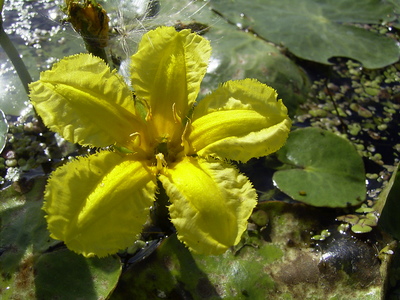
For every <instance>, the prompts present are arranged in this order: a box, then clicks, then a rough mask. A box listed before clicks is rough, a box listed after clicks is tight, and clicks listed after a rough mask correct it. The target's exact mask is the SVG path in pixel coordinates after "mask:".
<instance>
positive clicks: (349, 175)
mask: <svg viewBox="0 0 400 300" xmlns="http://www.w3.org/2000/svg"><path fill="white" fill-rule="evenodd" d="M277 154H278V158H279V160H280V161H282V162H283V163H285V164H287V167H291V169H286V170H280V171H277V172H275V174H274V176H273V180H274V182H275V183H276V185H277V186H278V188H279V189H281V190H282V191H283V192H285V193H286V194H288V195H289V196H290V197H292V198H293V199H295V200H298V201H301V202H304V203H307V204H310V205H314V206H327V207H346V206H348V205H356V204H358V203H360V202H362V201H363V200H364V199H365V194H366V188H365V173H364V164H363V161H362V158H361V157H360V156H359V155H358V153H357V151H356V150H355V148H354V147H353V145H352V144H351V143H350V142H349V141H347V140H345V139H343V138H341V137H339V136H337V135H335V134H333V133H331V132H329V131H325V130H321V129H318V128H306V129H298V130H296V131H293V132H292V133H291V134H290V135H289V139H288V140H287V143H286V145H285V146H284V147H283V148H281V149H280V150H279V151H278V152H277Z"/></svg>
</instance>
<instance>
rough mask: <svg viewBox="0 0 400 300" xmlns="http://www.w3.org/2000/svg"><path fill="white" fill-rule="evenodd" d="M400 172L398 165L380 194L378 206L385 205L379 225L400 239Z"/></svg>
mask: <svg viewBox="0 0 400 300" xmlns="http://www.w3.org/2000/svg"><path fill="white" fill-rule="evenodd" d="M399 200H400V172H399V167H398V166H397V168H396V170H395V171H394V172H393V175H392V178H391V179H390V181H389V183H388V185H387V186H386V187H385V189H384V190H383V191H382V193H381V194H380V195H379V199H378V204H377V205H378V206H383V209H382V213H381V216H380V218H379V221H378V225H379V226H380V227H381V228H382V229H383V230H385V231H386V232H388V233H389V234H391V235H392V236H393V237H394V238H395V239H397V240H400V222H399V216H400V201H399Z"/></svg>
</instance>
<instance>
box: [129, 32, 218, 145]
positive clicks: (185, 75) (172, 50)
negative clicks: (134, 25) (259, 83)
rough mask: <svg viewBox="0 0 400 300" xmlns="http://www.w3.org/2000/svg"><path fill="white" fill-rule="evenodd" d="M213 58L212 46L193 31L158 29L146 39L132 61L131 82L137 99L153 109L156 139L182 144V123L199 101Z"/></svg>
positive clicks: (145, 36)
mask: <svg viewBox="0 0 400 300" xmlns="http://www.w3.org/2000/svg"><path fill="white" fill-rule="evenodd" d="M210 54H211V47H210V43H209V42H208V41H207V40H206V39H204V38H202V37H201V36H199V35H197V34H194V33H190V30H182V31H180V32H177V31H176V30H175V29H174V28H173V27H158V28H157V29H155V30H152V31H150V32H148V33H147V34H145V35H144V36H143V38H142V40H141V42H140V44H139V49H138V52H137V53H136V54H134V55H133V56H132V58H131V79H132V86H133V88H134V89H135V93H136V95H137V97H139V98H140V99H142V100H145V101H147V102H148V104H149V105H150V108H151V120H152V122H151V123H152V126H154V131H155V135H156V137H158V138H160V139H163V138H167V139H168V138H169V139H170V140H173V139H178V140H179V141H180V139H181V134H182V131H183V130H182V129H181V127H182V124H181V122H180V120H179V119H181V120H183V119H184V118H185V117H186V115H187V114H188V111H189V109H190V107H191V105H192V104H193V103H194V102H195V100H196V97H197V94H198V92H199V89H200V83H201V81H202V79H203V77H204V74H205V72H206V70H207V65H208V60H209V58H210ZM177 126H178V127H179V129H180V130H176V129H177V128H178V127H177Z"/></svg>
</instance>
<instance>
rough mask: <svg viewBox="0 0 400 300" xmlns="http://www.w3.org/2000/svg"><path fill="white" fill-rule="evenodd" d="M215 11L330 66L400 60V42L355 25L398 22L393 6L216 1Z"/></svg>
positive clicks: (335, 0)
mask: <svg viewBox="0 0 400 300" xmlns="http://www.w3.org/2000/svg"><path fill="white" fill-rule="evenodd" d="M211 6H212V7H213V9H214V10H216V11H218V12H219V13H221V14H222V15H224V16H225V17H226V18H227V19H228V20H230V22H232V23H234V24H237V26H239V27H240V28H250V29H251V30H252V31H254V32H256V33H257V34H258V35H260V36H262V37H263V38H265V39H267V40H269V41H271V42H273V43H275V44H278V45H280V44H282V45H284V46H285V47H287V48H288V49H289V50H290V51H291V52H292V53H293V54H294V55H296V56H298V57H301V58H303V59H307V60H312V61H316V62H319V63H323V64H329V59H330V58H332V57H348V58H352V59H355V60H358V61H360V62H361V63H362V64H363V65H364V67H366V68H371V69H374V68H380V67H384V66H387V65H390V64H392V63H394V62H396V61H397V60H398V59H399V48H398V46H397V45H396V41H395V40H392V39H390V38H387V37H384V36H381V35H379V34H375V33H373V32H370V31H367V30H364V29H362V28H359V27H356V26H353V25H349V23H366V24H379V23H380V22H381V21H382V20H386V21H388V20H393V19H394V14H393V10H394V9H393V6H392V5H390V4H388V3H383V2H382V1H379V0H365V1H353V0H325V1H315V0H303V1H298V0H280V1H274V0H255V1H246V0H237V1H231V0H211ZM371 53H373V54H374V55H371Z"/></svg>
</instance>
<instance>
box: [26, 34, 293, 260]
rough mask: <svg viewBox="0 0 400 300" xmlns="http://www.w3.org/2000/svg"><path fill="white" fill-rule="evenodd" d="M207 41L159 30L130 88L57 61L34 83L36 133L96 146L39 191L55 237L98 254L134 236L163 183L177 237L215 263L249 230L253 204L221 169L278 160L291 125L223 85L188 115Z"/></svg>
mask: <svg viewBox="0 0 400 300" xmlns="http://www.w3.org/2000/svg"><path fill="white" fill-rule="evenodd" d="M210 52H211V47H210V44H209V42H208V41H207V40H206V39H204V38H202V37H201V36H199V35H196V34H194V33H191V32H190V30H182V31H180V32H177V31H175V29H174V28H171V27H159V28H157V29H155V30H153V31H150V32H148V33H147V34H145V35H144V36H143V38H142V41H141V42H140V44H139V49H138V52H137V53H136V54H134V55H133V56H132V57H131V84H132V87H133V89H134V95H135V96H133V94H132V91H131V89H130V88H129V87H128V85H127V84H126V83H125V81H124V80H123V78H122V77H121V76H119V75H118V74H117V73H116V72H115V71H110V69H109V67H108V66H107V65H106V64H105V63H104V62H103V61H102V60H101V59H100V58H98V57H95V56H92V55H90V54H79V55H74V56H70V57H66V58H64V59H62V60H61V61H60V62H58V63H57V64H55V65H54V66H53V68H52V69H51V70H48V71H45V72H43V73H42V74H41V76H40V80H38V81H36V82H34V83H32V84H31V85H30V89H31V93H30V97H31V100H32V103H33V105H34V107H35V109H36V111H37V113H38V114H39V115H40V116H41V117H42V119H43V121H44V123H45V124H46V125H47V126H48V127H49V128H50V129H51V130H53V131H55V132H57V133H59V134H60V135H61V136H62V137H64V138H65V139H66V140H68V141H71V142H74V143H79V144H81V145H89V146H93V147H99V148H103V149H101V150H98V151H97V152H96V153H95V154H91V155H88V156H87V157H80V158H78V159H73V160H72V161H70V162H68V163H67V164H65V165H63V166H61V167H59V168H58V169H57V170H56V171H54V172H53V173H52V175H51V177H50V179H49V181H48V184H47V187H46V191H45V196H44V199H45V203H44V207H43V209H44V210H45V211H46V213H47V215H46V219H47V223H48V229H49V230H50V233H51V236H52V237H53V238H55V239H58V240H62V241H64V242H65V244H66V245H67V247H68V248H69V249H71V250H73V251H75V252H77V253H81V254H83V255H84V256H93V255H97V256H100V257H102V256H106V255H108V254H112V253H115V252H117V251H118V250H119V249H123V248H125V247H128V246H129V245H131V244H132V243H133V242H134V240H135V239H136V237H137V235H138V234H140V232H141V230H142V226H143V224H144V223H145V222H146V221H147V220H148V218H149V212H150V209H151V207H152V205H153V202H154V201H155V198H156V193H157V180H159V181H160V182H161V183H162V186H163V188H164V189H165V191H166V194H167V195H168V197H169V201H170V203H171V205H169V206H168V209H169V214H170V218H171V221H172V223H173V224H174V226H175V227H176V229H177V232H178V238H179V240H181V241H182V242H184V243H185V244H186V246H188V247H189V249H190V250H191V251H192V252H194V253H202V254H220V253H223V252H225V251H226V250H227V249H228V248H229V247H230V246H232V245H236V244H237V243H238V242H239V241H240V238H241V235H242V233H243V232H244V231H245V230H246V226H247V219H248V218H249V216H250V214H251V212H252V210H253V208H254V206H255V205H256V203H257V194H256V191H255V189H254V188H253V187H252V184H251V182H250V181H249V180H248V179H247V177H246V176H244V175H242V174H240V173H239V171H238V170H237V169H236V168H235V167H234V166H233V165H232V164H230V163H229V161H230V160H235V161H241V162H246V161H248V160H249V159H250V158H253V157H261V156H266V155H268V154H270V153H272V152H275V151H277V150H278V149H279V148H280V147H281V146H282V145H283V144H284V143H285V141H286V138H287V136H288V134H289V130H290V125H291V121H290V119H289V117H288V115H287V109H286V107H285V106H284V105H283V103H282V101H281V100H277V94H276V92H275V90H274V89H272V88H270V87H268V86H266V85H264V84H262V83H260V82H258V81H256V80H253V79H245V80H237V81H228V82H226V83H224V84H222V85H220V86H219V88H218V89H217V90H215V91H214V92H213V93H211V94H210V95H208V96H206V97H205V98H204V99H203V100H201V101H200V102H199V104H198V105H197V106H196V98H197V95H198V92H199V89H200V84H201V81H202V78H203V76H204V74H205V72H206V70H207V65H208V60H209V57H210Z"/></svg>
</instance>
